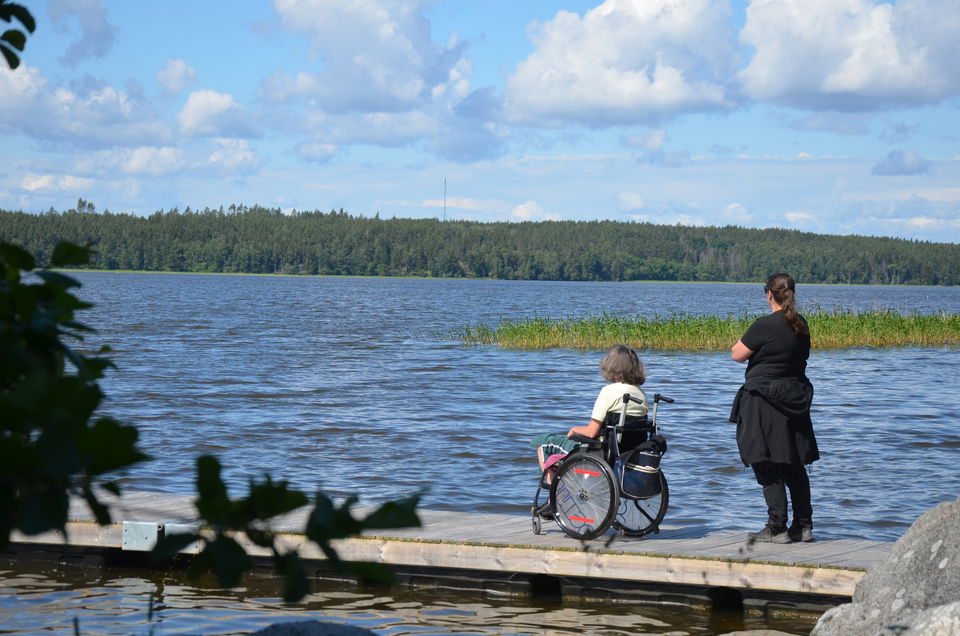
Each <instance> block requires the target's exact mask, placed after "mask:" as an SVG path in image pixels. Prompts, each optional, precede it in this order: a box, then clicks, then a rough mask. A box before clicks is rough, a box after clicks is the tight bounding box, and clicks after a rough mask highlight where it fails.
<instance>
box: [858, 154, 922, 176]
mask: <svg viewBox="0 0 960 636" xmlns="http://www.w3.org/2000/svg"><path fill="white" fill-rule="evenodd" d="M931 167H932V164H931V163H930V162H929V161H927V160H926V159H924V158H923V157H921V156H920V155H919V154H918V153H917V151H916V150H913V149H910V150H892V151H890V153H889V154H888V155H887V156H886V157H885V158H884V159H883V161H881V162H880V163H878V164H877V165H875V166H874V167H873V170H871V171H870V173H871V174H874V175H878V176H883V177H889V176H897V175H913V174H924V173H927V172H930V169H931Z"/></svg>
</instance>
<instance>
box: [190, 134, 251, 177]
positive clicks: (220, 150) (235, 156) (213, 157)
mask: <svg viewBox="0 0 960 636" xmlns="http://www.w3.org/2000/svg"><path fill="white" fill-rule="evenodd" d="M213 141H214V144H215V146H216V147H215V148H214V150H213V152H211V153H210V155H209V156H208V157H207V160H206V164H205V166H203V167H205V168H207V169H211V170H213V171H214V172H215V173H216V174H221V175H240V174H252V173H254V172H256V171H257V170H259V169H260V166H261V165H262V163H263V162H262V161H261V160H260V159H259V158H258V157H257V156H256V154H255V153H254V152H253V150H252V149H251V148H250V144H249V143H247V141H246V140H244V139H214V140H213Z"/></svg>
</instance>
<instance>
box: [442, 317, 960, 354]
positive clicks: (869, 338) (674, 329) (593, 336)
mask: <svg viewBox="0 0 960 636" xmlns="http://www.w3.org/2000/svg"><path fill="white" fill-rule="evenodd" d="M756 318H757V316H743V317H739V318H734V317H731V316H727V317H719V316H683V315H680V316H673V317H670V318H660V317H656V316H655V317H653V318H645V317H642V316H638V317H626V316H615V315H610V314H603V315H601V316H586V317H581V318H557V319H554V318H540V317H534V318H526V319H522V320H516V321H513V320H503V321H501V322H500V324H498V325H497V326H496V327H492V328H491V327H487V326H484V325H479V326H464V327H461V328H460V330H458V331H457V332H455V333H454V337H456V338H457V339H459V340H461V341H462V342H464V343H467V344H495V345H498V346H500V347H504V348H512V349H585V350H603V349H606V348H608V347H611V346H613V345H614V344H617V343H624V344H627V345H629V346H631V347H635V348H638V349H650V350H676V351H721V350H726V349H729V348H730V347H731V346H732V345H733V343H735V342H736V341H737V340H738V339H739V338H740V336H742V335H743V333H744V332H745V331H746V330H747V327H749V326H750V323H752V322H753V321H754V320H755V319H756ZM806 318H807V321H808V322H809V324H810V333H811V344H812V346H813V348H815V349H842V348H848V347H899V346H924V347H929V346H944V345H956V344H960V314H948V313H938V314H930V315H902V314H899V313H896V312H893V311H872V312H866V313H856V312H815V313H811V314H806Z"/></svg>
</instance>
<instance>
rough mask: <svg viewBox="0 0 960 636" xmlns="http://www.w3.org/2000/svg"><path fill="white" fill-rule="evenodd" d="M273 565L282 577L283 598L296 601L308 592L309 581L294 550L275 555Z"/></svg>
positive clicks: (291, 601)
mask: <svg viewBox="0 0 960 636" xmlns="http://www.w3.org/2000/svg"><path fill="white" fill-rule="evenodd" d="M273 567H274V569H275V570H276V571H277V574H279V575H281V576H282V577H283V600H284V602H286V603H296V602H297V601H299V600H301V599H302V598H303V597H304V596H306V595H307V594H308V593H309V592H310V583H309V582H308V581H307V575H306V573H304V571H303V564H302V563H301V562H300V556H299V554H297V551H296V550H291V551H290V552H287V553H286V554H282V555H275V556H274V559H273Z"/></svg>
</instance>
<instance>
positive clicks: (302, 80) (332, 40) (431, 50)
mask: <svg viewBox="0 0 960 636" xmlns="http://www.w3.org/2000/svg"><path fill="white" fill-rule="evenodd" d="M426 4H427V2H425V1H424V0H414V1H412V2H406V1H402V0H365V1H364V2H342V1H341V0H275V5H276V8H277V11H278V12H279V13H280V17H281V19H282V21H283V23H284V24H285V25H286V26H287V28H289V29H290V30H291V31H295V32H299V33H304V34H305V35H306V36H307V37H308V38H309V39H310V42H311V45H312V47H313V49H314V52H315V53H316V54H317V55H318V56H320V57H321V58H322V60H323V63H324V68H323V70H321V71H320V72H318V73H307V72H298V73H295V74H292V75H287V74H285V73H283V72H277V73H275V74H274V75H272V76H271V77H269V78H267V80H265V81H264V82H263V83H262V84H261V87H260V91H259V92H260V95H261V96H262V97H263V98H264V99H267V100H272V101H286V100H288V99H291V98H299V97H302V98H307V99H309V100H311V103H313V104H314V105H315V106H316V107H318V108H320V109H322V110H324V111H326V112H330V113H344V112H381V111H382V112H399V111H405V110H409V109H411V108H415V107H417V106H418V105H420V104H421V103H423V102H425V101H429V100H430V99H433V98H442V97H444V96H452V97H454V98H456V96H459V97H460V98H462V97H465V96H466V94H467V92H468V91H469V83H468V82H467V80H466V75H467V73H469V64H468V63H465V61H464V60H463V55H464V46H463V45H462V44H458V43H456V42H452V43H451V44H450V45H449V46H441V45H439V44H437V43H435V42H434V41H433V40H432V39H431V37H430V23H429V22H428V21H427V20H426V19H425V18H424V17H423V15H422V14H421V13H420V8H421V7H422V6H424V5H426Z"/></svg>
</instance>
